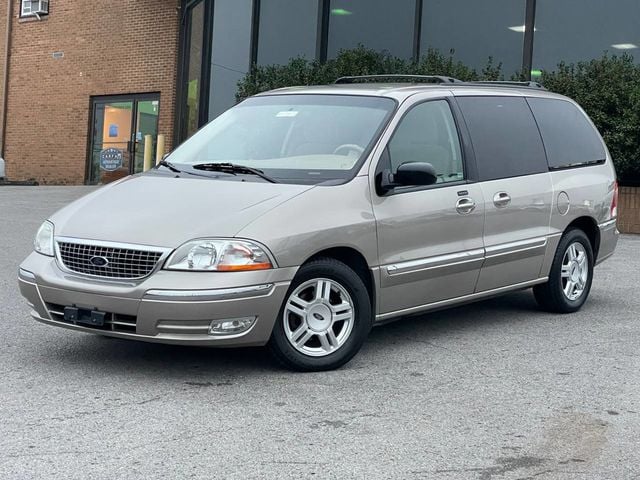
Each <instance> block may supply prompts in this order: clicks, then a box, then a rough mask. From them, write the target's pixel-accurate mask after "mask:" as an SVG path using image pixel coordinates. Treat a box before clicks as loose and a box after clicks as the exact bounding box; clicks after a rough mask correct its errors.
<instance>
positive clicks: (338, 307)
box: [269, 258, 372, 372]
mask: <svg viewBox="0 0 640 480" xmlns="http://www.w3.org/2000/svg"><path fill="white" fill-rule="evenodd" d="M371 326H372V314H371V299H370V297H369V292H368V291H367V287H366V286H365V284H364V282H363V281H362V279H361V278H360V276H359V275H358V274H357V273H356V272H354V271H353V270H352V269H351V268H349V267H348V266H347V265H345V264H344V263H342V262H340V261H338V260H335V259H332V258H321V259H318V260H314V261H312V262H309V263H307V264H305V265H303V266H302V267H301V268H300V270H299V271H298V273H297V275H296V277H295V278H294V280H293V282H292V283H291V286H290V287H289V291H288V292H287V295H286V297H285V300H284V303H283V305H282V307H281V309H280V313H279V315H278V319H277V321H276V324H275V326H274V329H273V333H272V334H271V339H270V340H269V350H270V351H271V353H272V354H273V356H274V357H275V358H276V359H277V360H278V361H280V363H282V364H283V365H284V366H285V367H287V368H290V369H293V370H298V371H305V372H311V371H323V370H333V369H336V368H339V367H341V366H342V365H344V364H345V363H347V362H348V361H349V360H351V359H352V358H353V357H354V356H355V355H356V353H358V351H359V350H360V348H361V347H362V344H363V343H364V341H365V340H366V338H367V336H368V335H369V331H370V330H371Z"/></svg>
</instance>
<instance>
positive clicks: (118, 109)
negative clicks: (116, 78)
mask: <svg viewBox="0 0 640 480" xmlns="http://www.w3.org/2000/svg"><path fill="white" fill-rule="evenodd" d="M132 116H133V102H98V103H96V104H95V110H94V117H93V139H92V151H91V167H90V169H91V171H90V177H89V179H90V182H91V183H94V184H95V183H99V182H102V183H106V182H108V181H110V180H115V179H117V178H121V177H124V176H127V175H128V174H129V159H130V156H131V147H130V143H129V142H130V141H131V119H132ZM108 148H114V149H117V150H120V151H121V152H122V165H121V166H120V167H119V168H117V169H116V170H115V171H113V172H103V171H102V170H101V169H100V152H102V151H103V150H106V149H108Z"/></svg>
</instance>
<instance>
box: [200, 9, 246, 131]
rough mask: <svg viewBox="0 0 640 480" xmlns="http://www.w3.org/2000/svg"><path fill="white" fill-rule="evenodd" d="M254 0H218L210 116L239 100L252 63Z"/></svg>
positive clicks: (215, 115)
mask: <svg viewBox="0 0 640 480" xmlns="http://www.w3.org/2000/svg"><path fill="white" fill-rule="evenodd" d="M252 9H253V2H252V0H217V1H216V2H215V7H214V13H213V43H212V45H211V87H210V89H211V90H210V94H209V118H210V119H211V118H215V117H217V116H218V115H220V114H221V113H222V112H224V111H225V110H227V109H228V108H230V107H232V106H233V105H235V103H236V91H237V89H238V81H240V80H241V79H242V78H243V77H244V76H245V75H246V74H247V72H248V71H249V64H250V63H251V17H252Z"/></svg>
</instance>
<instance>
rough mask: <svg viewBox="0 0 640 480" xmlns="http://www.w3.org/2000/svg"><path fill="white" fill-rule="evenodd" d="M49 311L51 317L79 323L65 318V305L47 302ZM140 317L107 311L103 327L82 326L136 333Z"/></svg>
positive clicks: (56, 319) (65, 321)
mask: <svg viewBox="0 0 640 480" xmlns="http://www.w3.org/2000/svg"><path fill="white" fill-rule="evenodd" d="M46 306H47V311H48V312H49V315H51V318H52V319H53V320H55V321H57V322H63V323H69V324H71V325H78V323H77V322H70V321H67V320H65V319H64V305H58V304H55V303H47V304H46ZM137 321H138V318H137V317H135V316H133V315H123V314H120V313H107V318H106V320H105V321H104V325H103V326H101V327H98V326H94V325H87V324H82V325H81V326H82V327H85V328H92V329H94V330H102V331H107V332H122V333H136V324H137Z"/></svg>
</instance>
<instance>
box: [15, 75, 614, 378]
mask: <svg viewBox="0 0 640 480" xmlns="http://www.w3.org/2000/svg"><path fill="white" fill-rule="evenodd" d="M402 80H406V79H405V78H387V77H385V78H378V77H375V76H374V77H357V78H356V77H348V78H343V79H340V80H339V81H338V82H337V84H336V85H331V86H320V87H299V88H286V89H282V90H276V91H271V92H267V93H264V94H260V95H257V96H255V97H252V98H249V99H247V100H245V101H243V102H242V103H240V104H239V105H237V106H236V107H234V108H232V109H230V110H228V111H227V112H226V113H224V114H222V115H221V116H220V117H218V118H216V119H215V120H214V121H212V122H211V123H209V124H208V125H207V126H206V127H204V128H203V129H202V130H200V131H199V132H198V133H197V134H195V135H194V136H193V137H191V138H190V139H189V140H188V141H186V142H185V143H184V144H182V145H181V146H179V147H178V148H177V149H176V150H175V151H174V152H173V153H171V155H170V156H169V157H168V158H167V159H166V160H164V161H163V162H161V163H160V164H159V165H158V166H157V167H156V168H154V169H153V170H151V171H148V172H146V173H143V174H139V175H133V176H130V177H127V178H125V179H122V180H120V181H118V182H115V183H112V184H109V185H107V186H104V187H102V188H100V189H98V190H96V191H94V192H92V193H91V194H89V195H87V196H85V197H84V198H81V199H80V200H77V201H75V202H74V203H72V204H71V205H69V206H67V207H66V208H64V209H62V210H61V211H59V212H57V213H56V214H54V215H53V216H51V218H50V219H49V220H48V221H46V222H45V223H44V224H43V225H42V227H41V228H40V230H39V231H38V233H37V235H36V239H35V251H34V252H33V253H32V254H31V255H30V256H29V257H28V258H27V259H26V260H25V261H24V262H23V263H22V265H21V266H20V271H19V283H20V289H21V292H22V294H23V295H24V296H25V297H26V299H27V301H28V302H29V305H30V306H31V308H32V315H33V317H35V319H36V320H39V321H41V322H44V323H47V324H50V325H55V326H59V327H65V328H68V329H70V330H76V331H81V332H90V333H97V334H100V335H108V336H113V337H120V338H126V339H133V340H144V341H149V342H161V343H169V344H183V345H203V346H220V347H230V346H233V347H237V346H258V345H268V346H269V348H270V350H271V351H272V352H273V354H274V355H275V357H276V358H277V359H279V360H280V361H281V362H282V363H284V364H285V366H287V367H290V368H293V369H298V370H307V371H309V370H325V369H331V368H337V367H339V366H341V365H343V364H344V363H346V362H347V361H349V360H350V359H351V358H352V357H353V356H354V355H355V354H356V353H357V352H358V350H359V349H360V347H361V346H362V344H363V342H364V341H365V339H366V337H367V334H368V333H369V331H370V329H371V328H372V326H374V325H376V324H380V323H384V322H388V321H390V320H392V319H396V318H398V317H401V316H405V315H409V314H414V313H417V312H426V311H429V310H434V309H440V308H443V307H449V306H452V305H459V304H462V303H465V302H471V301H475V300H480V299H483V298H487V297H490V296H495V295H499V294H503V293H505V292H509V291H513V290H518V289H526V288H530V287H533V292H534V294H535V298H536V300H537V302H538V304H539V305H540V306H541V307H542V308H543V309H544V310H548V311H552V312H558V313H569V312H575V311H577V310H578V309H580V307H581V306H582V305H583V304H584V303H585V301H586V300H587V296H588V295H589V290H590V288H591V282H592V279H593V273H594V266H595V265H597V264H598V263H600V262H602V261H603V260H605V259H606V258H607V257H609V256H610V255H611V254H612V253H613V251H614V249H615V247H616V243H617V239H618V231H617V228H616V216H617V212H616V210H617V183H616V176H615V171H614V167H613V164H612V161H611V157H610V155H609V153H608V151H607V148H606V146H605V144H604V143H603V141H602V138H601V137H600V135H599V134H598V132H597V130H596V128H595V127H594V125H593V123H592V122H591V121H590V120H589V118H588V117H587V115H586V114H585V113H584V112H583V110H582V109H581V108H580V107H579V106H578V105H577V104H576V103H575V102H573V101H572V100H570V99H568V98H565V97H562V96H559V95H555V94H552V93H549V92H547V91H546V90H544V89H543V88H540V87H539V86H538V85H536V84H532V83H509V82H499V83H490V84H484V83H465V82H460V81H457V80H455V79H451V78H448V77H422V78H410V79H409V80H412V82H411V83H401V81H402Z"/></svg>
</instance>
